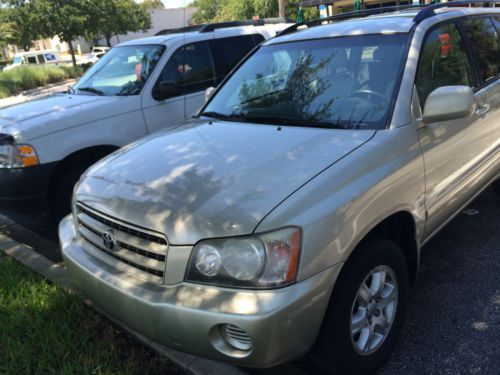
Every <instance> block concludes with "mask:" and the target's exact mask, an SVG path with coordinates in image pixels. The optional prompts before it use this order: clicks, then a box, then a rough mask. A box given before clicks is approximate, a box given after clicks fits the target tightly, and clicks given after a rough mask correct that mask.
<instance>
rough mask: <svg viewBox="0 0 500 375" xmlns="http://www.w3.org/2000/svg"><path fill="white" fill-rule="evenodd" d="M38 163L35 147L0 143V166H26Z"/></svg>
mask: <svg viewBox="0 0 500 375" xmlns="http://www.w3.org/2000/svg"><path fill="white" fill-rule="evenodd" d="M38 164H39V163H38V157H37V156H36V152H35V149H34V148H33V147H31V146H30V145H15V144H5V145H0V168H24V167H32V166H34V165H38Z"/></svg>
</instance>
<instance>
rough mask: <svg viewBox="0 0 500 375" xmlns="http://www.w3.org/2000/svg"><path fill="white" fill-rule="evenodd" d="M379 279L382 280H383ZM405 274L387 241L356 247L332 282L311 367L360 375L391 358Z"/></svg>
mask: <svg viewBox="0 0 500 375" xmlns="http://www.w3.org/2000/svg"><path fill="white" fill-rule="evenodd" d="M384 276H385V277H384ZM408 285H409V277H408V268H407V265H406V261H405V258H404V256H403V253H402V251H401V250H400V249H399V247H398V246H397V245H396V244H395V243H394V242H392V241H388V240H383V239H373V240H371V241H366V242H365V243H363V244H361V245H360V248H359V249H357V251H356V253H355V254H354V255H353V258H352V259H350V260H349V261H348V263H347V264H346V265H345V266H344V269H343V270H342V271H341V274H340V275H339V279H338V280H337V282H336V285H335V288H334V291H333V294H332V297H331V299H330V304H329V306H328V309H327V312H326V315H325V318H324V321H323V326H322V328H321V332H320V336H319V338H318V341H317V343H316V345H315V348H314V349H313V350H312V352H311V357H312V359H313V361H314V362H315V363H316V364H317V365H318V366H320V367H321V368H322V369H323V370H324V371H326V372H328V373H331V374H364V373H370V372H372V371H374V370H376V369H377V368H379V367H380V366H381V365H382V364H383V363H384V362H385V361H386V360H387V359H388V357H389V356H390V354H391V353H392V351H393V349H394V347H395V345H396V342H397V339H398V336H399V334H400V332H401V329H402V326H403V322H404V318H405V315H406V305H407V298H408Z"/></svg>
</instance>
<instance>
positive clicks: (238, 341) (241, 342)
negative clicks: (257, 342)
mask: <svg viewBox="0 0 500 375" xmlns="http://www.w3.org/2000/svg"><path fill="white" fill-rule="evenodd" d="M220 329H221V332H220V333H221V336H222V338H223V339H224V340H225V341H226V343H227V344H228V345H230V346H232V347H233V348H235V349H238V350H242V351H250V349H252V339H251V338H250V336H248V334H247V333H246V332H245V331H244V330H243V329H241V328H240V327H237V326H235V325H232V324H222V325H221V326H220Z"/></svg>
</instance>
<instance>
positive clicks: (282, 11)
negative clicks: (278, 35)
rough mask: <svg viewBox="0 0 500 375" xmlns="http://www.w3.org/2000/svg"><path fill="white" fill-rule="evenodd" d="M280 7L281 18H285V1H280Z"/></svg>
mask: <svg viewBox="0 0 500 375" xmlns="http://www.w3.org/2000/svg"><path fill="white" fill-rule="evenodd" d="M278 7H279V12H278V14H279V16H280V17H283V18H284V17H285V0H278Z"/></svg>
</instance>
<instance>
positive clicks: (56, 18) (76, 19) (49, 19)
mask: <svg viewBox="0 0 500 375" xmlns="http://www.w3.org/2000/svg"><path fill="white" fill-rule="evenodd" d="M31 3H33V4H34V6H35V7H36V11H37V12H38V14H39V15H40V16H41V19H42V22H41V23H40V25H39V27H40V30H42V33H43V36H45V37H53V36H54V35H57V36H58V37H59V39H60V40H61V41H63V42H65V43H67V44H68V47H69V51H70V53H71V60H72V61H73V66H76V58H75V50H74V48H73V44H72V43H71V42H72V41H73V40H75V39H77V38H79V37H82V36H84V35H85V34H86V32H87V27H88V18H89V17H88V10H89V9H88V6H89V1H86V0H36V1H31Z"/></svg>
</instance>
